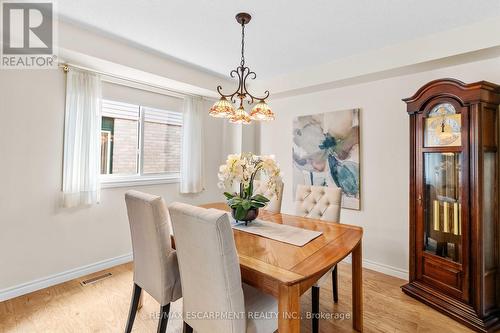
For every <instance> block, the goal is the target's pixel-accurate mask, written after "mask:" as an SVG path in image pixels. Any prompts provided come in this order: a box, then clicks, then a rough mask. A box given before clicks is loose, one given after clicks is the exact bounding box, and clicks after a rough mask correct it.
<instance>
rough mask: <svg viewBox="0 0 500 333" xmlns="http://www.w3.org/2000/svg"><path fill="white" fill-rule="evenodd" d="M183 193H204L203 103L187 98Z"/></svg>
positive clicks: (185, 106)
mask: <svg viewBox="0 0 500 333" xmlns="http://www.w3.org/2000/svg"><path fill="white" fill-rule="evenodd" d="M183 113H184V119H183V125H182V126H183V130H182V163H181V185H180V192H181V193H199V192H201V191H203V144H204V140H203V101H202V99H201V98H198V97H192V96H186V97H185V99H184V106H183Z"/></svg>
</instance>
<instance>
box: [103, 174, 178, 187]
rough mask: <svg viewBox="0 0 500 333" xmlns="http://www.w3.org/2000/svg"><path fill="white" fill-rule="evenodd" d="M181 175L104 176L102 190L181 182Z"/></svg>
mask: <svg viewBox="0 0 500 333" xmlns="http://www.w3.org/2000/svg"><path fill="white" fill-rule="evenodd" d="M180 180H181V179H180V175H179V174H171V175H150V176H135V175H134V176H102V177H101V188H115V187H133V186H145V185H158V184H174V183H179V182H180Z"/></svg>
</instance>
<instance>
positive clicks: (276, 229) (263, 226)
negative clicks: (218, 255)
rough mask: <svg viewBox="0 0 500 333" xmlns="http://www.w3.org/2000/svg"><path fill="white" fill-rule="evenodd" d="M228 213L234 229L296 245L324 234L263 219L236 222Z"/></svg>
mask: <svg viewBox="0 0 500 333" xmlns="http://www.w3.org/2000/svg"><path fill="white" fill-rule="evenodd" d="M211 209H214V208H211ZM226 214H227V215H228V217H229V221H230V222H231V227H232V228H233V229H236V230H240V231H243V232H248V233H251V234H255V235H259V236H262V237H266V238H270V239H273V240H277V241H279V242H283V243H287V244H291V245H295V246H304V245H306V244H307V243H309V242H310V241H312V240H313V239H315V238H316V237H319V236H321V235H322V234H323V232H321V231H313V230H308V229H302V228H298V227H293V226H290V225H286V224H279V223H273V222H267V221H264V220H261V219H256V220H254V221H252V222H250V223H248V225H247V226H245V223H244V222H236V221H235V220H234V218H233V217H232V216H231V214H230V213H228V212H226Z"/></svg>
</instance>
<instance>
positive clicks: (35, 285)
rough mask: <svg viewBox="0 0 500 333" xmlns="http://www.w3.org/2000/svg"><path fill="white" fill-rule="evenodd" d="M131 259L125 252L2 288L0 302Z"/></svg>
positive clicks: (130, 255) (130, 254)
mask: <svg viewBox="0 0 500 333" xmlns="http://www.w3.org/2000/svg"><path fill="white" fill-rule="evenodd" d="M130 261H132V253H129V254H124V255H121V256H118V257H115V258H111V259H106V260H103V261H99V262H96V263H93V264H90V265H86V266H82V267H78V268H74V269H70V270H68V271H65V272H61V273H58V274H54V275H51V276H47V277H44V278H41V279H36V280H33V281H30V282H26V283H23V284H19V285H17V286H13V287H9V288H6V289H2V290H0V302H3V301H6V300H8V299H11V298H14V297H17V296H21V295H25V294H28V293H31V292H33V291H37V290H40V289H44V288H48V287H51V286H54V285H56V284H59V283H63V282H66V281H69V280H73V279H77V278H79V277H82V276H84V275H88V274H92V273H95V272H98V271H102V270H103V269H108V268H111V267H113V266H117V265H121V264H124V263H127V262H130Z"/></svg>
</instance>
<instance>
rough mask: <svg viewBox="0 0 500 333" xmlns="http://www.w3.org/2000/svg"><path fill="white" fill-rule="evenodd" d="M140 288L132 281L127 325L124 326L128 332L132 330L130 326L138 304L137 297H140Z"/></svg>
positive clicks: (126, 332) (132, 323)
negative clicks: (132, 286)
mask: <svg viewBox="0 0 500 333" xmlns="http://www.w3.org/2000/svg"><path fill="white" fill-rule="evenodd" d="M141 292H142V288H141V287H139V286H138V285H136V284H135V283H134V288H133V291H132V300H131V301H130V311H129V314H128V320H127V326H126V327H125V333H130V332H131V331H132V326H133V325H134V320H135V314H136V313H137V306H138V305H139V298H140V297H141Z"/></svg>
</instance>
